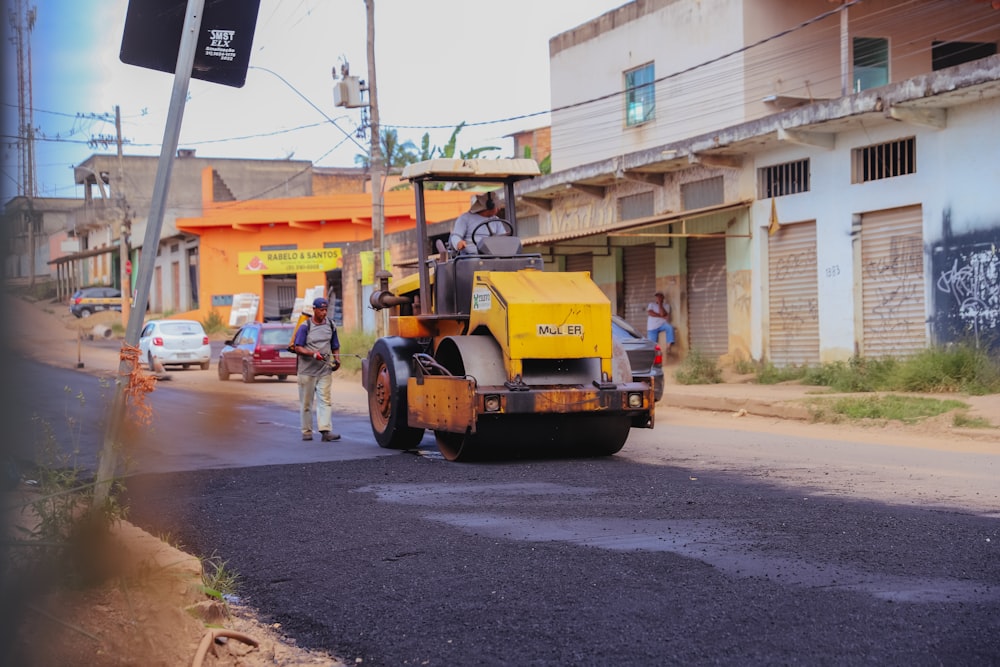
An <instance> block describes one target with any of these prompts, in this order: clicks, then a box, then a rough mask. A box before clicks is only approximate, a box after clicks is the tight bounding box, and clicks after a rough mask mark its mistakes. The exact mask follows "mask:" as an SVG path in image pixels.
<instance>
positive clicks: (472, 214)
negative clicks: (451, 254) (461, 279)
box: [448, 192, 507, 255]
mask: <svg viewBox="0 0 1000 667" xmlns="http://www.w3.org/2000/svg"><path fill="white" fill-rule="evenodd" d="M499 210H500V207H499V206H498V205H497V203H496V201H495V200H494V199H493V193H492V192H486V193H483V194H478V195H476V196H475V197H474V198H473V200H472V206H471V207H469V210H468V211H466V212H465V213H463V214H462V215H460V216H458V217H457V218H455V225H454V227H453V228H452V230H451V236H450V237H449V238H448V242H449V243H450V244H451V247H452V248H454V249H455V250H456V251H458V252H461V253H465V254H467V255H476V254H479V248H477V247H476V239H474V238H472V232H474V231H476V228H477V227H479V225H481V224H483V223H484V222H485V223H487V225H486V226H485V227H483V228H482V229H480V230H479V232H478V233H477V234H476V238H478V239H480V240H481V239H483V238H485V237H487V236H490V235H491V234H492V235H496V234H506V233H507V230H506V228H505V227H504V225H503V223H499V222H493V221H494V220H499V218H497V211H499ZM487 228H489V229H487Z"/></svg>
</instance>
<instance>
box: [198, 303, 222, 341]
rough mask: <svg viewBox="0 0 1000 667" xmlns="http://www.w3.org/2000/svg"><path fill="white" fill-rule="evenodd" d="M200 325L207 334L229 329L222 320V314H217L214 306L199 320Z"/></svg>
mask: <svg viewBox="0 0 1000 667" xmlns="http://www.w3.org/2000/svg"><path fill="white" fill-rule="evenodd" d="M201 326H203V327H205V333H207V334H209V335H211V334H216V333H226V332H228V331H229V325H228V324H226V322H225V321H223V319H222V315H219V311H217V310H215V309H214V308H213V309H212V310H211V311H209V313H208V315H206V316H205V319H203V320H202V321H201Z"/></svg>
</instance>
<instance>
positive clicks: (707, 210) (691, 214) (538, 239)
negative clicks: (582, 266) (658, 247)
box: [521, 199, 752, 246]
mask: <svg viewBox="0 0 1000 667" xmlns="http://www.w3.org/2000/svg"><path fill="white" fill-rule="evenodd" d="M751 203H752V200H749V199H747V200H744V201H741V202H738V203H734V204H720V205H718V206H706V207H704V208H699V209H694V210H691V211H683V212H680V213H665V214H661V215H654V216H649V217H646V218H635V219H633V220H622V221H621V222H616V223H613V224H610V225H605V226H603V227H584V228H581V229H572V230H567V231H565V232H560V233H558V234H544V235H540V236H532V237H530V238H525V239H521V243H522V245H524V246H529V245H548V244H551V243H558V242H560V241H570V240H573V239H582V238H586V237H588V236H597V235H599V234H611V233H614V232H622V231H634V230H637V229H642V228H643V227H654V226H656V225H662V224H664V223H668V222H677V221H679V220H684V219H691V218H699V217H702V216H705V215H711V214H713V213H721V212H722V211H730V210H735V209H738V208H745V207H747V206H749V205H750V204H751Z"/></svg>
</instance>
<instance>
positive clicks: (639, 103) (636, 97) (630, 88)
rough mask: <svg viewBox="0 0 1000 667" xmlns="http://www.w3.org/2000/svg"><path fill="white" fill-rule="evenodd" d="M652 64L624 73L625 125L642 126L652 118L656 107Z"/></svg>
mask: <svg viewBox="0 0 1000 667" xmlns="http://www.w3.org/2000/svg"><path fill="white" fill-rule="evenodd" d="M654 79H655V70H654V68H653V63H649V64H648V65H643V66H642V67H636V68H635V69H630V70H628V71H627V72H625V125H626V127H632V126H634V125H642V124H643V123H646V122H649V121H651V120H653V118H654V111H655V106H656V85H655V84H654V83H653V80H654Z"/></svg>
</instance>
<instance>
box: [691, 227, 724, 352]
mask: <svg viewBox="0 0 1000 667" xmlns="http://www.w3.org/2000/svg"><path fill="white" fill-rule="evenodd" d="M687 266H688V276H687V292H688V294H687V296H688V344H689V346H690V349H692V350H698V351H699V352H701V353H702V354H704V355H706V356H709V357H720V356H722V355H724V354H726V353H727V352H728V351H729V305H728V302H727V298H726V275H727V274H726V239H725V238H718V239H695V238H691V239H688V243H687Z"/></svg>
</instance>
